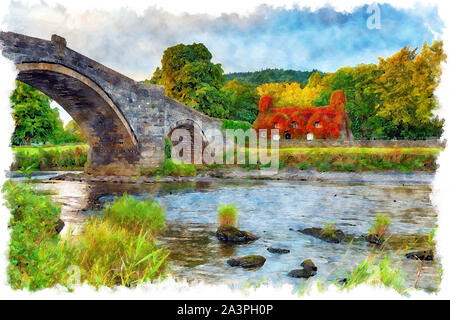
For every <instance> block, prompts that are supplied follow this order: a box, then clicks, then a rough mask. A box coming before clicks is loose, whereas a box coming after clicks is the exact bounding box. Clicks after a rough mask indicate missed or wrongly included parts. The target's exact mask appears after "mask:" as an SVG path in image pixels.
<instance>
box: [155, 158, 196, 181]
mask: <svg viewBox="0 0 450 320" xmlns="http://www.w3.org/2000/svg"><path fill="white" fill-rule="evenodd" d="M162 173H163V174H164V175H165V176H176V177H180V176H182V177H195V176H196V175H197V171H196V169H195V166H194V165H192V164H184V163H181V162H179V161H177V160H172V159H166V160H164V163H163V165H162Z"/></svg>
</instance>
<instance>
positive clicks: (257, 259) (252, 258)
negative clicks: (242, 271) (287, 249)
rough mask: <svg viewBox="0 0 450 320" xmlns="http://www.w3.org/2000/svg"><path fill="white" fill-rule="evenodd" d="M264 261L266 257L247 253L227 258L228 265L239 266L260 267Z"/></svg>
mask: <svg viewBox="0 0 450 320" xmlns="http://www.w3.org/2000/svg"><path fill="white" fill-rule="evenodd" d="M265 262H266V258H264V257H263V256H259V255H249V256H244V257H237V258H233V259H229V260H227V263H228V264H229V265H230V266H232V267H241V268H260V267H262V266H263V265H264V263H265Z"/></svg>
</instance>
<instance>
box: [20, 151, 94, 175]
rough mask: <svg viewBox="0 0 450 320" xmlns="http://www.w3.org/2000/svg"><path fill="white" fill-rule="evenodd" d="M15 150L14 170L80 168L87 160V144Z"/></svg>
mask: <svg viewBox="0 0 450 320" xmlns="http://www.w3.org/2000/svg"><path fill="white" fill-rule="evenodd" d="M13 151H14V162H13V164H12V165H11V168H12V169H13V170H17V169H20V168H28V167H33V168H35V169H38V170H58V169H80V168H83V167H84V165H85V164H86V162H87V147H86V146H85V145H70V146H56V147H16V148H13Z"/></svg>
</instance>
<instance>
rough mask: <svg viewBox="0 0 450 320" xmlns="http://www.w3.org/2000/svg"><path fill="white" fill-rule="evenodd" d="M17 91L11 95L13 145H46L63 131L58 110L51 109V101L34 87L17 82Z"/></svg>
mask: <svg viewBox="0 0 450 320" xmlns="http://www.w3.org/2000/svg"><path fill="white" fill-rule="evenodd" d="M16 85H17V87H16V90H14V92H13V94H12V95H11V98H10V100H11V102H12V103H13V106H12V108H13V114H12V116H13V119H14V122H15V129H14V133H13V136H12V144H13V145H21V144H26V145H29V144H31V143H32V142H34V143H46V142H48V141H51V140H52V139H53V138H54V137H55V133H56V132H57V131H58V130H62V122H61V120H60V119H59V112H58V110H57V109H56V108H51V107H50V99H49V98H48V97H47V96H46V95H44V94H42V93H41V92H39V91H38V90H36V89H34V88H33V87H31V86H29V85H27V84H25V83H22V82H19V81H17V82H16Z"/></svg>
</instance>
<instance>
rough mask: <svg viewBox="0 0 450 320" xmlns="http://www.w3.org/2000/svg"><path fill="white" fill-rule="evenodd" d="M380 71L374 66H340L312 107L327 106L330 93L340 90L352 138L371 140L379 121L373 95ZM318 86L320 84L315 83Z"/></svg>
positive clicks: (376, 99)
mask: <svg viewBox="0 0 450 320" xmlns="http://www.w3.org/2000/svg"><path fill="white" fill-rule="evenodd" d="M380 74H381V71H380V70H379V69H378V67H377V65H375V64H360V65H358V66H356V67H344V68H341V69H339V70H338V71H336V72H335V73H334V74H333V75H332V76H331V78H330V83H329V86H330V90H327V91H323V92H322V93H321V94H320V96H319V98H317V99H316V100H315V101H314V103H313V104H314V105H316V106H321V105H322V106H323V105H328V104H329V101H330V96H331V93H332V92H333V91H334V90H343V91H344V93H345V95H346V98H347V113H348V116H349V118H350V122H351V130H352V133H353V135H354V136H355V138H356V139H366V138H368V137H372V135H373V131H374V130H376V128H377V124H379V121H378V120H379V119H376V118H375V117H376V113H377V109H376V107H377V105H378V104H379V103H380V98H379V96H380V94H379V93H377V84H376V79H377V78H378V77H379V76H380ZM319 85H320V84H319Z"/></svg>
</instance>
